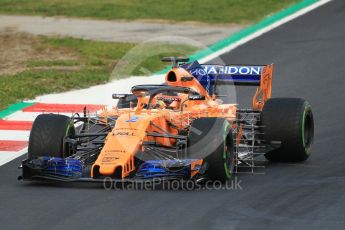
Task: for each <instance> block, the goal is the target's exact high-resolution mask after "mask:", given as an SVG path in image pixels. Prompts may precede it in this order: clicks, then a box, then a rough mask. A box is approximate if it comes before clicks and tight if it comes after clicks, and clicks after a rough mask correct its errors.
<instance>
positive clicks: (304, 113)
mask: <svg viewBox="0 0 345 230" xmlns="http://www.w3.org/2000/svg"><path fill="white" fill-rule="evenodd" d="M309 112H311V107H310V106H309V105H308V104H307V105H306V106H305V107H304V111H303V118H302V144H303V148H304V151H305V153H306V154H307V155H310V151H309V150H310V148H307V146H305V142H306V141H305V136H304V129H305V118H306V115H307V113H309Z"/></svg>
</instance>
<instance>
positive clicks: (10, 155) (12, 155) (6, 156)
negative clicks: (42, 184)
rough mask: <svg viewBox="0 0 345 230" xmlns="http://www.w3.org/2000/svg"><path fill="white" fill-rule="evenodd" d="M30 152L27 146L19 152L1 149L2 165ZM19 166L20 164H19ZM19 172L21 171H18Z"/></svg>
mask: <svg viewBox="0 0 345 230" xmlns="http://www.w3.org/2000/svg"><path fill="white" fill-rule="evenodd" d="M27 152H28V149H27V148H24V149H22V150H20V151H18V152H7V151H0V166H1V165H4V164H6V163H7V162H10V161H12V160H14V159H16V158H17V157H20V156H22V155H24V154H25V153H27ZM18 166H19V165H18ZM18 173H19V171H18Z"/></svg>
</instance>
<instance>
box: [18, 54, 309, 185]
mask: <svg viewBox="0 0 345 230" xmlns="http://www.w3.org/2000/svg"><path fill="white" fill-rule="evenodd" d="M163 61H166V62H172V68H171V69H170V70H169V71H168V72H167V73H166V75H165V82H164V83H162V84H157V85H136V86H133V87H132V88H131V93H130V94H113V98H114V99H117V100H118V103H117V106H114V107H112V108H111V109H109V108H104V109H103V110H101V111H100V112H98V113H97V114H95V115H89V114H88V112H87V111H84V114H80V115H79V114H74V115H73V116H72V117H67V116H64V115H58V114H41V115H39V116H38V117H37V118H36V120H35V121H34V123H33V127H32V130H31V133H30V138H29V147H28V154H27V159H25V160H24V161H23V162H22V167H21V170H22V175H21V176H20V178H21V179H23V180H42V179H43V180H57V181H83V180H84V181H85V180H86V181H100V180H102V179H104V178H113V179H114V180H120V181H136V180H152V179H157V178H159V179H162V180H188V181H189V180H195V181H200V180H219V181H222V182H225V181H227V180H228V179H229V178H230V177H231V175H232V174H233V173H237V172H239V171H241V170H240V169H241V167H242V168H244V171H246V170H245V169H249V171H250V172H251V171H253V170H255V167H257V166H259V165H258V164H257V163H256V161H257V160H256V159H259V158H260V156H261V158H262V159H264V161H265V162H267V160H269V161H273V162H301V161H305V160H306V159H307V158H308V157H309V156H310V153H311V146H312V143H313V136H314V122H313V114H312V109H311V107H310V105H309V103H308V102H307V101H305V100H304V99H300V98H271V89H272V71H273V65H256V66H254V65H252V66H248V65H228V66H223V65H206V64H205V65H204V64H199V63H198V62H197V61H194V62H189V59H188V58H170V57H169V58H163ZM224 85H225V86H226V85H234V86H233V87H234V89H235V88H241V87H242V86H254V87H256V91H255V93H254V96H253V98H252V102H250V104H252V105H251V106H248V107H249V108H246V109H244V108H240V106H239V105H238V104H236V102H235V101H234V102H232V103H224V100H223V99H222V98H223V97H225V96H226V95H221V94H220V92H219V89H220V88H221V86H224ZM253 89H254V88H253ZM263 156H264V157H263ZM265 158H266V159H267V160H266V159H265Z"/></svg>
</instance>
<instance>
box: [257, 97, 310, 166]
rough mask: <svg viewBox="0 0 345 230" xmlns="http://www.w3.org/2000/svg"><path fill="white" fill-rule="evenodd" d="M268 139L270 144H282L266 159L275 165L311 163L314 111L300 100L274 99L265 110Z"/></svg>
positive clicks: (305, 102)
mask: <svg viewBox="0 0 345 230" xmlns="http://www.w3.org/2000/svg"><path fill="white" fill-rule="evenodd" d="M262 124H263V126H264V136H265V140H266V141H267V142H268V143H272V142H276V141H278V142H281V145H280V147H279V148H278V149H275V150H273V151H270V152H267V153H266V154H265V157H266V158H267V159H268V160H270V161H273V162H300V161H305V160H306V159H308V157H309V156H310V153H311V147H312V144H313V140H314V120H313V113H312V110H311V107H310V105H309V103H308V102H307V101H305V100H304V99H300V98H272V99H269V100H268V101H267V102H266V103H265V106H264V108H263V110H262Z"/></svg>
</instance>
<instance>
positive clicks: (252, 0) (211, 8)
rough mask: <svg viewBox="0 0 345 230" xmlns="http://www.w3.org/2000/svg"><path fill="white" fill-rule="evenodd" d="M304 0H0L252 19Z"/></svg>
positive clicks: (109, 11)
mask: <svg viewBox="0 0 345 230" xmlns="http://www.w3.org/2000/svg"><path fill="white" fill-rule="evenodd" d="M299 1H300V0H217V1H214V0H198V1H188V0H174V1H162V0H145V1H144V0H0V12H2V13H9V14H30V15H44V16H57V15H64V16H73V17H90V18H100V19H127V20H135V19H163V20H169V21H199V22H206V23H242V24H246V23H252V22H255V21H258V20H260V19H262V18H263V17H265V16H267V15H269V14H270V13H272V12H275V11H278V10H280V9H282V8H284V7H287V6H289V5H291V4H293V3H296V2H299Z"/></svg>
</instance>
